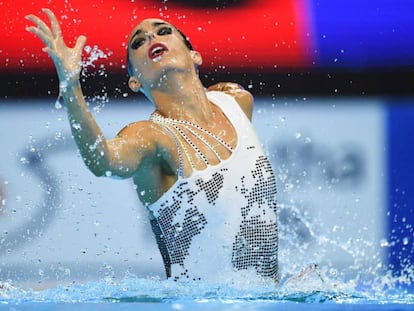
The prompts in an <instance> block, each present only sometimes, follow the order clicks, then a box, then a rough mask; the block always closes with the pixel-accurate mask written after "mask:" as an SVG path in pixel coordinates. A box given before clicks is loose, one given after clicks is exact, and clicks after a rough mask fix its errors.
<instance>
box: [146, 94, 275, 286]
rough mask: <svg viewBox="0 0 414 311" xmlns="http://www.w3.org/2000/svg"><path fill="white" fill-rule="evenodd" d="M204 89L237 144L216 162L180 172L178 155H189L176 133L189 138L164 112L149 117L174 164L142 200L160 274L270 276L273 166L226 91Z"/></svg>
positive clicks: (184, 276) (226, 278) (205, 277)
mask: <svg viewBox="0 0 414 311" xmlns="http://www.w3.org/2000/svg"><path fill="white" fill-rule="evenodd" d="M207 96H208V99H209V100H210V101H211V102H213V103H214V104H215V105H217V106H218V107H219V108H220V109H221V110H222V111H223V112H224V114H225V115H226V117H227V118H228V119H229V120H230V122H231V123H232V125H233V127H234V128H235V130H236V133H237V147H236V148H235V149H234V150H231V152H232V154H231V156H230V157H229V158H228V159H225V160H221V162H220V163H219V164H217V165H208V163H207V165H208V166H207V168H206V169H204V170H202V171H200V170H193V173H192V174H191V176H189V177H186V178H184V177H182V176H181V175H182V169H181V168H182V157H183V156H187V158H188V157H189V156H188V152H186V150H185V148H186V147H185V146H184V144H183V143H182V141H183V140H185V141H187V142H188V143H189V145H191V144H190V142H189V141H188V140H189V139H190V137H189V135H185V133H184V132H183V131H180V130H179V126H177V125H175V126H174V125H173V124H168V122H166V121H165V119H164V120H163V121H162V122H161V121H160V119H159V118H158V117H159V116H158V117H157V116H155V115H153V117H152V120H153V121H154V122H157V123H159V124H160V125H161V126H163V127H164V128H165V129H166V130H168V131H169V132H170V133H171V135H173V137H174V139H175V141H176V143H177V149H178V150H179V151H178V152H179V157H180V167H181V168H180V172H179V178H178V180H177V181H176V183H175V184H174V185H173V186H172V187H171V188H170V189H169V190H168V191H167V192H166V193H164V194H163V195H162V196H161V198H159V199H158V200H157V201H156V202H155V203H154V204H151V205H149V206H148V209H149V211H150V218H151V224H152V228H153V231H154V233H155V236H156V239H157V243H158V247H159V249H160V252H161V255H162V257H163V260H164V265H165V268H166V272H167V276H168V277H172V278H174V279H175V280H178V279H190V280H205V281H211V282H228V281H231V280H234V279H240V280H242V279H243V278H244V279H245V278H246V277H248V278H249V280H250V279H251V278H252V277H253V276H254V277H256V276H258V277H259V278H260V279H262V278H263V277H265V278H271V279H273V280H275V281H277V280H278V259H277V251H278V244H277V243H278V241H277V222H276V202H275V195H276V181H275V177H274V173H273V170H272V168H271V165H270V163H269V161H268V160H267V158H266V156H265V154H264V152H263V150H262V148H261V145H260V143H259V140H258V138H257V136H256V133H255V131H254V129H253V126H252V125H251V122H250V121H249V119H248V118H247V117H246V115H245V114H244V112H243V111H242V110H241V108H240V107H239V105H238V104H237V102H236V101H235V100H234V98H233V97H231V96H229V95H227V94H224V93H221V92H216V91H214V92H208V93H207ZM169 120H171V119H169ZM187 129H188V127H187ZM194 131H198V134H197V135H196V137H198V138H203V137H205V136H210V137H212V134H210V133H207V131H205V130H203V129H202V128H199V127H197V128H194ZM213 136H214V135H213ZM213 138H215V139H216V141H217V142H218V143H221V144H222V145H223V144H225V142H223V141H221V140H220V139H219V138H218V137H216V136H214V137H213ZM190 140H191V139H190ZM205 143H206V144H207V145H208V143H207V141H205ZM187 146H188V145H187ZM209 147H210V149H214V148H213V147H211V145H210V146H209ZM228 147H229V146H228ZM183 148H184V149H183ZM229 148H231V147H229ZM195 151H197V150H195ZM213 151H214V150H213ZM199 156H202V154H201V155H199ZM189 161H190V163H191V159H189Z"/></svg>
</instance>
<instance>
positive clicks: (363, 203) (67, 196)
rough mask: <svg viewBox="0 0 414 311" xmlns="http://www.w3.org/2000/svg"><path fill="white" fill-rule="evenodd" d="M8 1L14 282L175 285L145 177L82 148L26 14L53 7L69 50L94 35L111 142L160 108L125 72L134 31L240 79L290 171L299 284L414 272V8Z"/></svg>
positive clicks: (7, 191) (7, 180) (2, 198)
mask: <svg viewBox="0 0 414 311" xmlns="http://www.w3.org/2000/svg"><path fill="white" fill-rule="evenodd" d="M0 6H1V10H0V23H1V24H2V32H1V33H0V40H1V45H0V86H1V88H0V90H1V91H0V92H1V94H0V129H1V131H0V146H2V147H1V153H0V281H4V280H11V281H13V282H14V283H21V284H29V285H30V286H32V287H33V286H38V287H46V286H49V285H51V284H56V282H57V283H63V282H66V283H67V282H75V281H79V280H85V279H95V278H102V277H109V278H117V277H118V278H120V277H123V276H124V275H125V274H128V273H130V274H134V275H138V276H148V275H152V276H161V277H163V268H162V263H161V258H160V256H159V253H158V250H157V248H156V245H155V240H154V238H153V236H152V233H151V230H150V226H149V223H148V221H147V216H146V212H145V208H144V207H143V206H141V205H140V203H139V202H138V200H137V198H136V194H135V189H134V188H133V184H132V182H131V181H128V180H126V181H117V180H110V179H105V178H96V177H94V176H93V175H92V174H91V173H90V172H89V171H88V170H87V169H86V167H85V166H84V164H83V163H82V160H81V159H80V157H79V155H78V153H77V150H76V146H75V144H74V142H73V141H72V138H71V136H70V132H69V126H68V121H67V119H66V113H65V109H64V107H62V103H61V102H59V101H58V81H57V77H56V74H55V70H54V66H53V64H52V61H51V60H50V59H49V57H48V56H47V55H46V54H45V53H43V52H42V51H41V48H42V44H41V42H40V40H38V39H37V38H35V37H34V36H33V35H32V34H30V33H28V32H26V31H25V27H26V26H28V25H30V22H28V21H27V20H25V19H24V16H25V15H27V14H30V13H34V14H37V15H40V16H42V15H43V13H42V12H41V11H40V10H41V8H43V7H48V8H50V9H52V10H53V11H54V12H55V14H56V15H57V17H58V19H59V20H60V21H61V25H62V31H63V34H64V38H65V40H66V42H67V43H68V44H69V45H71V44H73V43H74V41H75V40H76V37H77V36H78V35H81V34H83V35H86V36H87V38H88V41H87V46H86V47H85V51H84V70H83V74H82V85H83V89H84V92H85V95H86V97H87V100H88V103H89V105H90V108H91V110H92V112H93V113H94V114H95V116H96V118H97V120H98V122H99V124H100V125H101V126H102V129H103V131H104V132H105V134H106V135H107V136H108V137H110V136H114V135H116V133H117V132H118V131H119V130H120V129H121V128H122V127H123V126H124V125H126V124H128V123H130V122H133V121H136V120H141V119H147V118H148V116H149V114H150V113H151V111H152V106H151V104H150V103H149V102H148V101H147V100H146V99H145V98H144V97H143V96H141V95H136V94H133V93H131V92H130V91H129V89H128V86H127V81H128V76H127V72H126V62H125V56H126V45H127V39H128V36H129V34H130V31H131V30H132V28H133V27H134V26H135V25H136V24H137V23H138V22H139V21H140V20H141V19H144V18H147V17H158V18H162V19H166V20H167V21H169V22H171V23H172V24H174V25H176V26H177V27H178V28H179V29H180V30H182V31H183V32H184V33H185V34H186V35H187V36H188V37H189V39H190V41H191V42H192V44H193V46H194V48H195V49H196V50H198V51H199V52H200V53H201V54H202V56H203V65H202V66H201V67H200V78H201V79H202V81H203V83H204V85H206V86H208V85H211V84H214V83H216V82H220V81H233V82H237V83H239V84H241V85H243V86H244V87H245V88H246V89H248V90H249V91H250V92H251V93H252V94H253V95H254V96H255V103H256V105H255V111H254V117H253V122H254V124H255V126H256V128H257V131H258V134H259V136H260V138H261V141H262V142H263V145H264V147H265V149H266V151H267V153H268V155H269V158H270V159H271V161H272V163H273V167H274V170H275V174H276V176H277V186H278V197H277V201H278V204H279V221H280V233H281V234H280V261H281V268H282V273H283V274H284V275H289V274H290V273H294V272H295V271H298V270H300V269H301V268H302V267H304V266H305V265H306V264H309V263H311V262H316V263H319V264H320V266H322V267H327V269H328V270H329V272H330V273H332V274H337V273H339V274H343V276H345V277H352V275H356V274H367V275H368V274H372V273H374V274H375V273H379V271H380V270H381V269H383V268H384V267H390V268H391V269H392V270H393V271H394V272H395V273H397V274H398V273H400V271H401V269H403V268H404V267H406V266H407V265H410V264H411V263H412V261H413V259H414V258H413V239H414V235H413V225H414V216H413V204H414V184H413V182H412V180H413V178H414V164H413V163H412V162H413V160H412V159H414V34H413V29H414V19H413V18H412V12H413V11H414V2H413V1H410V0H394V1H392V0H377V1H356V0H348V1H343V0H337V1H328V0H325V1H323V0H322V1H316V0H314V1H312V0H307V1H306V0H303V1H301V0H299V1H292V0H285V1H274V0H255V1H249V0H227V1H225V0H211V1H208V0H203V1H185V0H181V1H179V0H175V1H174V0H170V1H166V0H165V1H159V0H112V1H110V0H91V1H88V2H87V3H86V2H85V1H80V0H66V1H46V0H45V1H36V2H35V1H33V2H30V1H28V2H24V3H21V2H17V1H11V0H6V1H0ZM43 16H44V15H43ZM292 262H294V263H293V264H292Z"/></svg>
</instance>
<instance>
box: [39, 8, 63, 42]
mask: <svg viewBox="0 0 414 311" xmlns="http://www.w3.org/2000/svg"><path fill="white" fill-rule="evenodd" d="M42 11H43V12H44V13H45V14H46V15H47V16H48V17H49V20H50V26H51V27H52V34H53V37H54V38H57V37H60V36H61V35H62V31H61V30H60V26H59V22H58V20H57V18H56V16H55V14H53V12H52V11H51V10H49V9H42Z"/></svg>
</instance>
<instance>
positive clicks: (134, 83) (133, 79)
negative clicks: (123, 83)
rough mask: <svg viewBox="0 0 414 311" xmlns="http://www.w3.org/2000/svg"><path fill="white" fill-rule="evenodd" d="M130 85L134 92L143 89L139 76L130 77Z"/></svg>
mask: <svg viewBox="0 0 414 311" xmlns="http://www.w3.org/2000/svg"><path fill="white" fill-rule="evenodd" d="M128 86H129V88H130V89H131V90H132V91H133V92H135V93H137V92H139V90H140V89H141V86H142V84H141V82H139V80H138V79H137V77H135V76H133V77H130V78H129V81H128Z"/></svg>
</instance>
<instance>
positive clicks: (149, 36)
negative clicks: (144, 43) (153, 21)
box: [145, 32, 155, 39]
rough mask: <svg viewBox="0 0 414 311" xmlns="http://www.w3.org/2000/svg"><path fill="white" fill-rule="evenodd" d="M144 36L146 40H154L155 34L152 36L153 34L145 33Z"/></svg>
mask: <svg viewBox="0 0 414 311" xmlns="http://www.w3.org/2000/svg"><path fill="white" fill-rule="evenodd" d="M145 36H146V37H147V38H148V39H154V38H155V34H154V33H153V32H146V33H145Z"/></svg>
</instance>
